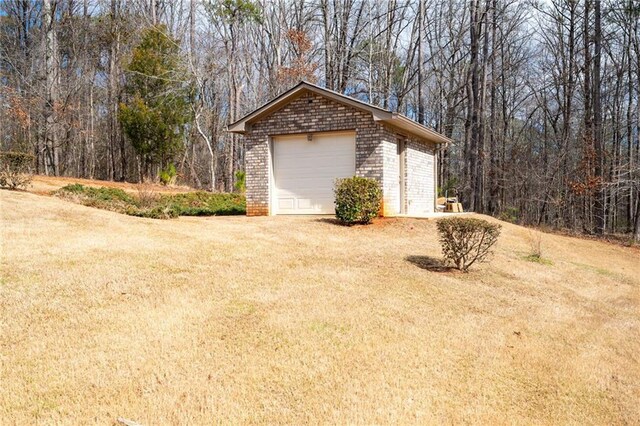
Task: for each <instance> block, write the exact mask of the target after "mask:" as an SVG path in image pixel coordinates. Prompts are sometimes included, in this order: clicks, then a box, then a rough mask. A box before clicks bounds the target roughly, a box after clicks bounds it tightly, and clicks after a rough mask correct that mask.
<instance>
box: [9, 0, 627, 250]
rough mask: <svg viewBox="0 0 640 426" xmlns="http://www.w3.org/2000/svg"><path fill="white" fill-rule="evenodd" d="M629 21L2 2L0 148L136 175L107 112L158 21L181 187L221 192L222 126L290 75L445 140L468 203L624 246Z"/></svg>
mask: <svg viewBox="0 0 640 426" xmlns="http://www.w3.org/2000/svg"><path fill="white" fill-rule="evenodd" d="M639 18H640V2H638V1H633V0H619V1H602V2H600V1H595V0H580V1H573V0H556V1H552V2H550V1H539V2H538V1H506V0H470V1H467V0H410V1H407V0H405V1H402V0H391V1H372V0H364V1H363V0H288V1H285V0H279V1H264V0H256V1H251V0H218V1H188V0H174V1H169V0H166V1H163V0H138V1H133V0H39V1H35V0H3V1H2V2H0V105H2V108H1V110H0V126H1V127H0V130H1V132H0V150H22V151H28V152H32V153H34V154H35V155H36V157H37V172H38V173H46V174H53V175H67V176H76V177H86V178H97V179H110V180H127V181H138V180H140V179H141V178H142V176H143V175H144V171H143V170H141V159H140V155H139V152H137V151H136V150H135V149H134V148H133V146H132V144H131V141H130V140H129V138H128V137H127V136H126V134H125V132H124V131H123V127H122V123H121V120H120V119H119V110H120V109H121V107H122V105H124V103H126V102H127V101H128V100H129V99H128V97H129V94H128V92H127V91H126V90H125V89H126V87H127V83H128V82H129V81H131V79H132V78H133V77H132V70H131V69H130V63H131V61H132V52H133V51H134V49H135V48H136V46H138V44H139V43H140V41H141V37H142V34H143V32H144V31H145V30H147V29H149V28H156V29H159V30H160V31H163V32H166V34H167V36H168V37H169V38H170V40H173V41H174V42H175V43H176V44H177V46H179V49H178V54H179V59H180V61H179V62H180V63H179V67H180V69H181V72H180V73H179V75H180V76H181V77H180V81H177V82H176V83H177V85H178V86H181V87H182V88H183V89H184V88H185V87H188V88H189V90H187V91H186V92H188V93H189V102H188V105H189V107H190V109H191V111H190V117H189V119H188V120H187V123H186V124H185V125H184V131H183V132H182V133H181V140H180V144H179V149H178V150H177V151H176V153H174V154H173V156H172V158H170V159H169V161H170V162H172V163H173V164H175V166H176V168H177V170H178V172H179V176H180V179H181V180H182V181H183V182H186V183H187V184H189V185H192V186H194V187H198V188H204V189H209V190H216V191H231V190H233V187H234V186H233V185H234V178H235V174H236V171H238V170H242V168H243V158H244V150H243V145H242V140H241V139H239V138H238V137H237V136H234V135H231V134H228V133H226V132H225V126H226V125H227V124H229V123H230V122H233V121H235V120H236V119H238V118H240V117H241V116H243V115H244V114H245V113H248V112H250V111H251V110H253V109H255V108H256V107H258V106H260V105H261V104H263V103H265V102H266V101H268V100H269V99H270V98H272V97H274V96H276V95H278V94H279V93H281V92H283V91H285V90H286V89H288V88H290V87H291V86H293V85H294V84H295V83H297V82H298V81H299V80H301V79H305V80H308V81H310V82H313V83H317V84H320V85H323V86H326V87H327V88H329V89H333V90H335V91H338V92H341V93H346V94H348V95H350V96H354V97H356V98H358V99H361V100H363V101H366V102H370V103H372V104H375V105H379V106H381V107H383V108H387V109H391V110H394V111H399V112H401V113H403V114H405V115H407V116H409V117H410V118H413V119H415V120H417V121H419V122H421V123H424V124H426V125H428V126H432V127H434V128H435V129H436V130H437V131H439V132H441V133H443V134H445V135H446V136H449V137H450V138H452V139H454V140H455V141H456V143H455V144H453V145H451V146H449V147H448V148H447V149H446V150H444V151H443V152H442V155H441V156H440V161H441V164H440V167H439V172H440V182H441V188H440V190H441V191H442V192H443V193H444V192H445V191H449V193H450V194H451V193H452V192H453V190H454V189H455V190H457V191H458V192H459V195H460V197H461V198H462V201H463V203H464V204H465V207H466V208H467V209H469V210H474V211H477V212H484V213H489V214H492V215H495V216H498V217H502V218H504V219H508V220H512V221H519V222H522V223H527V224H538V225H540V224H546V225H550V226H553V227H558V228H566V229H573V230H578V231H581V232H588V233H628V234H630V235H634V236H635V237H636V238H638V239H640V197H639V193H640V137H639V134H640V104H639V102H638V100H639V94H640V93H639V90H640V87H639V83H638V82H639V81H640V28H639ZM176 75H178V74H176ZM167 78H169V77H167ZM165 165H166V164H158V168H157V169H155V172H152V174H157V173H158V171H159V170H160V167H161V166H165Z"/></svg>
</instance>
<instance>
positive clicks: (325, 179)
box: [273, 132, 356, 214]
mask: <svg viewBox="0 0 640 426" xmlns="http://www.w3.org/2000/svg"><path fill="white" fill-rule="evenodd" d="M355 172H356V143H355V134H354V133H353V132H350V133H327V134H314V135H313V137H312V140H311V141H309V140H308V139H307V135H295V136H282V137H276V138H275V139H274V143H273V174H274V181H275V182H274V197H275V198H274V200H273V210H274V211H275V213H276V214H333V213H334V212H335V206H334V204H333V201H334V195H333V186H334V181H335V179H336V178H343V177H350V176H353V175H354V174H355Z"/></svg>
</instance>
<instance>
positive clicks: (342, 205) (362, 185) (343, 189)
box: [334, 176, 382, 225]
mask: <svg viewBox="0 0 640 426" xmlns="http://www.w3.org/2000/svg"><path fill="white" fill-rule="evenodd" d="M334 192H335V195H336V200H335V204H336V217H337V218H338V220H339V221H340V222H342V223H344V224H347V225H353V224H355V223H361V224H366V223H369V222H371V219H373V218H374V217H376V216H378V212H379V211H380V203H381V201H382V191H381V190H380V186H379V185H378V182H377V181H376V180H375V179H368V178H362V177H358V176H354V177H350V178H345V179H338V180H337V181H336V185H335V189H334Z"/></svg>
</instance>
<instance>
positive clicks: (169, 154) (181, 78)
mask: <svg viewBox="0 0 640 426" xmlns="http://www.w3.org/2000/svg"><path fill="white" fill-rule="evenodd" d="M179 54H180V45H179V42H178V41H177V40H175V39H173V38H171V37H170V36H169V35H167V32H166V28H165V27H164V26H162V25H158V26H154V27H151V28H148V29H146V30H144V32H143V34H142V39H141V41H140V44H139V45H138V46H137V47H135V48H134V49H133V53H132V58H131V62H130V63H129V64H128V66H127V68H126V71H127V82H126V85H125V93H126V94H127V101H126V102H124V103H122V104H120V113H119V118H120V122H121V123H122V127H123V129H124V132H125V134H126V135H127V137H128V138H129V140H130V141H131V145H132V146H133V148H134V149H135V150H136V152H137V154H138V156H139V158H140V163H141V170H142V174H143V177H145V178H146V177H149V176H151V175H152V174H153V172H154V166H160V167H168V166H169V165H170V164H172V161H173V159H174V157H175V156H176V155H177V154H179V153H180V152H181V151H182V150H183V149H184V143H183V140H184V133H185V128H186V125H187V124H188V123H189V122H190V120H191V114H190V108H189V95H190V87H189V85H188V83H187V78H186V73H185V70H184V69H182V67H181V66H180V63H181V61H180V55H179Z"/></svg>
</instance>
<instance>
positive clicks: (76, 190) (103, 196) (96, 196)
mask: <svg viewBox="0 0 640 426" xmlns="http://www.w3.org/2000/svg"><path fill="white" fill-rule="evenodd" d="M58 192H59V193H62V194H64V193H69V194H75V195H79V196H82V197H84V198H88V199H92V200H95V201H98V202H101V201H106V202H109V201H118V202H122V203H126V204H135V201H134V198H133V197H132V196H131V195H129V194H127V193H126V192H125V191H123V190H122V189H120V188H107V187H104V186H103V187H100V188H94V187H91V186H84V185H81V184H79V183H72V184H70V185H67V186H63V187H62V188H60V189H59V190H58Z"/></svg>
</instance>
